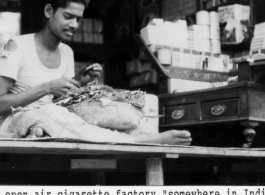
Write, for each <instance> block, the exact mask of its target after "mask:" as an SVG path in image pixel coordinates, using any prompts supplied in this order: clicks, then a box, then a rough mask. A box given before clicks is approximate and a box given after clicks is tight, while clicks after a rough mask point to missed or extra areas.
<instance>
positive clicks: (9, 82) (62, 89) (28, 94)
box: [0, 76, 79, 115]
mask: <svg viewBox="0 0 265 195" xmlns="http://www.w3.org/2000/svg"><path fill="white" fill-rule="evenodd" d="M14 82H15V81H14V80H13V79H10V78H7V77H2V76H0V115H2V114H9V113H11V106H12V107H13V108H17V107H19V106H21V107H24V106H27V105H29V104H31V103H32V102H35V101H36V100H38V99H40V98H42V97H43V96H45V95H48V94H53V95H55V96H61V95H64V94H65V93H66V92H67V91H68V90H69V89H71V88H72V87H73V85H79V83H78V82H77V81H75V80H73V79H70V78H61V79H56V80H52V81H50V82H46V83H43V84H41V85H38V86H36V87H32V88H30V89H28V90H26V91H24V92H21V93H17V94H11V93H8V90H9V89H10V88H11V87H12V86H13V85H14Z"/></svg>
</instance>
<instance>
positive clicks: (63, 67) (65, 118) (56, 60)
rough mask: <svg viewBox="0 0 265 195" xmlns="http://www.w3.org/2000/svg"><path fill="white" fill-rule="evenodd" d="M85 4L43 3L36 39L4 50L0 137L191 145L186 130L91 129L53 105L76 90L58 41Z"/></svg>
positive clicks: (19, 40) (67, 0) (69, 60)
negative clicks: (32, 133) (35, 134)
mask: <svg viewBox="0 0 265 195" xmlns="http://www.w3.org/2000/svg"><path fill="white" fill-rule="evenodd" d="M87 5H88V0H47V3H46V5H45V8H44V14H45V17H46V24H45V26H44V28H43V29H42V30H41V31H39V32H37V33H34V34H28V35H23V36H19V37H16V38H13V39H12V40H10V41H8V43H7V44H6V45H5V46H4V48H3V49H2V57H1V58H0V115H2V121H3V122H2V123H3V124H2V128H1V129H2V131H1V135H2V136H5V137H25V136H27V134H28V131H29V130H30V131H33V130H36V131H37V130H44V132H45V133H47V134H48V135H49V136H52V137H68V138H80V139H85V140H88V141H95V142H127V143H134V142H136V143H158V144H185V145H189V144H190V142H191V138H190V133H189V132H187V131H177V130H171V131H167V132H164V133H160V134H150V133H148V134H147V133H145V132H144V131H139V132H138V133H133V134H126V133H121V132H117V131H111V130H108V129H103V128H100V127H97V126H93V125H89V124H87V123H86V122H85V121H84V120H83V119H81V118H80V117H78V116H77V115H75V114H73V113H70V112H69V111H68V110H67V109H66V108H64V107H60V106H56V105H54V104H53V103H52V98H53V96H61V95H64V94H65V93H66V92H67V91H68V90H69V89H71V88H72V87H73V86H74V85H76V86H79V82H78V81H75V80H73V79H71V78H72V77H73V76H74V58H73V51H72V50H71V49H70V47H68V46H67V45H65V44H63V43H61V40H69V39H70V38H71V37H72V36H73V34H74V32H75V31H76V29H77V27H78V25H79V22H80V20H81V18H82V16H83V13H84V10H85V8H86V6H87ZM95 72H101V67H100V66H99V65H98V64H96V65H95V68H94V72H93V73H92V74H90V75H89V76H90V77H91V80H93V79H94V78H93V75H95ZM18 107H23V110H22V111H21V112H18V113H16V114H12V108H18ZM38 132H39V131H38ZM1 135H0V136H1ZM38 136H42V133H39V135H38Z"/></svg>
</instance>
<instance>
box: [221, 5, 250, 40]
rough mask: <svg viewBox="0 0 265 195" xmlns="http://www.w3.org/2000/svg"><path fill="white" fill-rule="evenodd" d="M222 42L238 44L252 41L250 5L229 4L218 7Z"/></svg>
mask: <svg viewBox="0 0 265 195" xmlns="http://www.w3.org/2000/svg"><path fill="white" fill-rule="evenodd" d="M218 14H219V17H220V26H221V29H220V32H221V43H222V44H238V43H241V42H247V41H250V38H251V31H250V7H249V6H245V5H239V4H234V5H228V6H221V7H218Z"/></svg>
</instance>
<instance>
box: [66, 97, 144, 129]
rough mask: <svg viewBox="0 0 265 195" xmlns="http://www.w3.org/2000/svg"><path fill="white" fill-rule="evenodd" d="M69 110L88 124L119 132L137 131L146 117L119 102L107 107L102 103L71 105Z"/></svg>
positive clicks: (137, 109)
mask: <svg viewBox="0 0 265 195" xmlns="http://www.w3.org/2000/svg"><path fill="white" fill-rule="evenodd" d="M67 109H68V110H69V111H70V112H74V113H75V114H77V115H78V116H79V117H81V118H82V119H83V120H85V121H86V122H87V123H88V124H91V125H96V126H99V127H102V128H107V129H112V130H119V131H128V130H133V129H136V128H137V127H138V126H139V124H140V122H141V120H142V119H143V116H144V113H143V111H142V110H141V109H139V108H137V107H135V106H133V105H131V104H128V103H122V102H117V101H114V102H112V103H109V104H107V105H103V103H102V102H101V101H83V102H81V103H78V104H73V105H70V106H68V107H67Z"/></svg>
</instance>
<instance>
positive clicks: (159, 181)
mask: <svg viewBox="0 0 265 195" xmlns="http://www.w3.org/2000/svg"><path fill="white" fill-rule="evenodd" d="M146 185H148V186H162V185H164V170H163V161H162V158H148V159H146Z"/></svg>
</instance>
